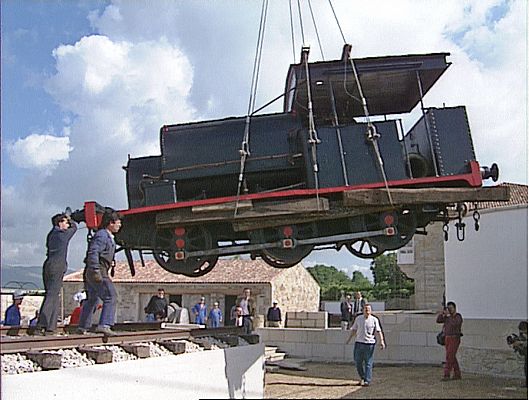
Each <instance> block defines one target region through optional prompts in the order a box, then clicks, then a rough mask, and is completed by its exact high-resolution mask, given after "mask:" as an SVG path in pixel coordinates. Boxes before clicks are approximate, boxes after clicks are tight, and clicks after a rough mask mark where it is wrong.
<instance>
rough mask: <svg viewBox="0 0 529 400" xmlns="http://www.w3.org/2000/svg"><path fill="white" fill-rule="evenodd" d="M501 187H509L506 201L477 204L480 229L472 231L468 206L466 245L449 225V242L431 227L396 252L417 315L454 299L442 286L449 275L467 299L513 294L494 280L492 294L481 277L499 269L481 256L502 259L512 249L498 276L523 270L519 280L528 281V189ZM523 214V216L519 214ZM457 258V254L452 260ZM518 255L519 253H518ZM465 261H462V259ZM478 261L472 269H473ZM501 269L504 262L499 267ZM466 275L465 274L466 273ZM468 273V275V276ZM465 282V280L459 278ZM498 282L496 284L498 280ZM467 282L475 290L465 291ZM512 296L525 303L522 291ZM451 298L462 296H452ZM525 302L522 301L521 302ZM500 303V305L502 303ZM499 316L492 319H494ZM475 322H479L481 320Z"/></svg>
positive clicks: (437, 227)
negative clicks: (410, 287) (412, 291)
mask: <svg viewBox="0 0 529 400" xmlns="http://www.w3.org/2000/svg"><path fill="white" fill-rule="evenodd" d="M501 185H502V186H507V187H509V190H510V200H509V201H495V202H484V203H479V205H478V208H479V212H480V213H481V219H480V225H481V227H480V230H479V231H478V232H475V230H474V221H473V218H472V215H473V212H474V205H473V204H468V205H467V207H468V212H467V216H466V217H465V220H464V222H465V223H466V237H465V241H463V242H459V241H458V240H457V238H456V232H455V231H456V229H455V227H454V222H451V223H450V225H449V241H448V242H445V241H444V232H443V224H442V223H440V222H436V223H434V224H432V225H429V226H428V227H427V231H428V235H426V236H424V235H415V236H414V238H413V239H412V240H411V241H410V242H409V243H408V245H406V246H405V247H403V248H401V249H399V250H398V253H397V263H398V265H399V267H400V269H401V270H402V272H404V273H405V274H406V275H407V276H408V277H409V278H412V279H414V281H415V294H414V295H413V296H412V298H411V299H410V300H411V307H410V308H412V309H416V310H438V309H439V308H440V307H441V303H442V300H443V295H445V294H446V295H447V296H450V298H452V299H455V297H454V295H455V293H454V292H453V290H452V291H451V289H452V287H450V288H449V287H447V286H449V285H448V284H447V282H446V277H447V276H448V277H450V276H453V280H454V283H455V282H459V283H458V284H462V285H463V286H462V287H460V288H458V290H459V291H460V292H461V293H463V292H465V291H466V292H467V293H468V294H469V296H476V294H477V292H476V291H481V290H483V291H485V293H487V294H486V295H484V296H483V299H482V300H483V302H485V303H486V302H488V301H489V300H487V299H490V294H491V293H492V292H496V293H502V297H505V293H512V292H513V288H512V285H511V288H509V286H508V285H506V286H505V288H502V289H501V290H500V287H499V286H498V280H494V281H495V288H494V289H491V287H490V283H491V279H489V281H487V280H486V279H480V278H484V277H485V276H486V275H487V274H489V273H490V272H491V271H492V270H499V269H498V268H497V266H496V265H491V264H495V263H494V262H493V261H492V260H493V259H492V258H491V257H490V256H485V259H483V254H486V253H487V251H492V252H493V253H495V254H499V255H501V254H502V252H503V257H506V256H508V255H509V254H510V252H509V253H505V250H506V249H507V248H509V249H510V248H512V247H513V246H514V247H515V248H516V249H517V252H514V253H513V254H514V255H513V256H512V257H513V260H510V261H509V263H508V264H509V266H507V269H505V268H506V267H505V266H502V268H503V275H504V276H508V275H509V273H508V269H511V270H512V269H513V268H515V267H514V265H519V268H518V269H521V270H522V272H523V271H525V275H524V276H525V278H522V279H521V281H523V282H527V186H526V185H519V184H512V183H503V184H501ZM524 210H525V211H524ZM456 253H457V255H456ZM518 253H521V254H518ZM463 258H466V261H464V260H463ZM472 260H481V261H480V262H479V265H478V266H476V267H475V268H474V267H472V266H471V265H470V264H472V263H473V262H475V261H472ZM500 264H505V263H500ZM465 271H467V272H465ZM469 274H470V275H469ZM463 277H464V278H463ZM500 281H501V279H500ZM469 282H473V285H474V286H477V287H476V288H475V290H474V291H469V290H467V289H468V288H469V287H468V284H469ZM521 292H523V293H519V294H517V295H519V296H522V297H523V298H525V299H527V290H525V291H524V290H521ZM456 297H461V296H457V295H456ZM525 303H527V300H525ZM502 304H503V303H502ZM499 315H500V313H498V316H496V318H499ZM480 317H484V316H483V315H480Z"/></svg>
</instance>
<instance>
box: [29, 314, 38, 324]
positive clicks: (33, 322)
mask: <svg viewBox="0 0 529 400" xmlns="http://www.w3.org/2000/svg"><path fill="white" fill-rule="evenodd" d="M38 320H39V310H35V316H34V317H33V318H31V319H30V320H29V326H30V327H31V328H34V327H36V326H37V322H38Z"/></svg>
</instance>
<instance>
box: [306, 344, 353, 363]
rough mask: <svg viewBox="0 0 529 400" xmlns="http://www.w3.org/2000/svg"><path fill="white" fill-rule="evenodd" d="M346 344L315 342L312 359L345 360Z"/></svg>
mask: <svg viewBox="0 0 529 400" xmlns="http://www.w3.org/2000/svg"><path fill="white" fill-rule="evenodd" d="M345 352H346V346H344V345H341V344H319V343H318V344H313V345H312V359H313V360H321V361H333V362H336V361H343V360H344V359H345Z"/></svg>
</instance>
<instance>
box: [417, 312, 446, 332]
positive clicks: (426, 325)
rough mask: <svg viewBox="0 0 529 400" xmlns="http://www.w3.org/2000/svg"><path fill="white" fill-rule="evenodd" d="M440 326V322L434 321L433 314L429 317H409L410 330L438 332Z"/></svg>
mask: <svg viewBox="0 0 529 400" xmlns="http://www.w3.org/2000/svg"><path fill="white" fill-rule="evenodd" d="M442 327H443V325H442V324H437V323H436V322H435V316H434V315H432V316H431V318H429V317H423V316H420V317H419V318H411V319H410V330H412V331H415V332H440V331H441V328H442Z"/></svg>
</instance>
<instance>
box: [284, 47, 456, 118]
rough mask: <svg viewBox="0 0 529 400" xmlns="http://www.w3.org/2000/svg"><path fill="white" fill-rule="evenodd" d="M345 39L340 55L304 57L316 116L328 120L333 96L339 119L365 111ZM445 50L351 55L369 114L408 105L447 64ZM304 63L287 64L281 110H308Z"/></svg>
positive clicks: (390, 111) (391, 111) (396, 110)
mask: <svg viewBox="0 0 529 400" xmlns="http://www.w3.org/2000/svg"><path fill="white" fill-rule="evenodd" d="M349 51H350V46H349V45H345V46H344V51H343V54H342V58H341V59H340V60H332V61H320V62H314V63H309V78H310V79H309V81H310V86H311V96H312V103H313V110H314V115H315V118H316V119H317V120H329V121H331V120H333V115H334V114H333V105H332V99H333V97H334V100H335V104H336V113H337V116H338V121H339V123H340V124H343V123H349V122H352V120H353V117H362V116H364V110H363V107H362V102H361V96H360V94H359V91H358V85H357V83H356V80H355V75H354V72H353V69H352V66H351V61H350V60H349ZM449 55H450V53H431V54H408V55H398V56H384V57H368V58H358V59H353V61H354V64H355V67H356V70H357V73H358V77H359V80H360V84H361V86H362V91H363V94H364V96H365V98H366V100H367V107H368V110H369V114H370V115H386V114H402V113H408V112H411V110H412V109H413V108H414V107H415V106H416V105H417V103H418V102H419V101H420V100H421V96H424V95H425V94H426V93H427V92H428V90H430V88H431V87H432V86H433V85H434V84H435V82H436V81H437V80H438V79H439V77H440V76H441V75H442V74H443V73H444V71H445V70H446V69H447V68H448V67H449V66H450V63H449V62H447V61H446V58H447V56H449ZM306 81H307V80H306V74H305V65H304V64H302V63H299V64H292V65H291V66H290V68H289V71H288V75H287V80H286V89H285V91H286V92H287V95H286V96H285V103H284V111H285V112H296V113H297V114H298V115H300V116H303V115H306V114H307V112H308V111H307V104H308V102H307V85H306Z"/></svg>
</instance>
